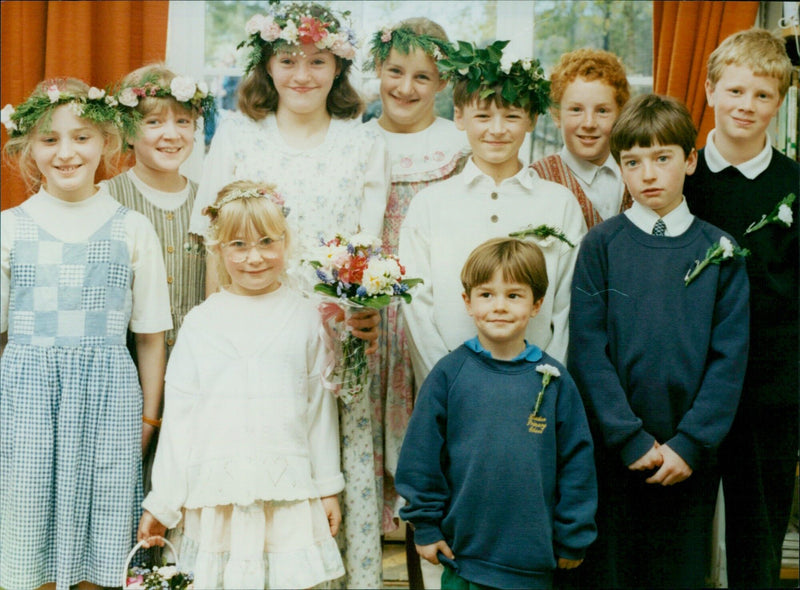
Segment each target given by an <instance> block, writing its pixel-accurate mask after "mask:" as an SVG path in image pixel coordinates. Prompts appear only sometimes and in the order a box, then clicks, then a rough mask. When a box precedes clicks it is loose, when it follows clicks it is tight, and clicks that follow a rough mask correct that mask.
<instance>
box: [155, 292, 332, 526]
mask: <svg viewBox="0 0 800 590" xmlns="http://www.w3.org/2000/svg"><path fill="white" fill-rule="evenodd" d="M327 362H328V358H327V355H326V348H325V346H324V344H323V339H322V328H321V322H320V316H319V312H318V311H317V309H316V307H315V305H314V303H313V302H311V301H310V300H308V299H306V298H304V297H303V296H302V295H301V294H299V293H297V292H295V291H292V290H290V289H289V288H288V287H285V286H284V287H280V288H279V289H278V290H277V291H274V292H272V293H269V294H266V295H259V296H254V297H247V296H239V295H234V294H232V293H230V292H227V291H222V292H220V293H215V294H213V295H211V296H210V297H209V298H208V299H207V300H206V301H205V302H203V303H202V304H200V305H199V306H197V307H195V308H194V309H193V310H192V311H190V312H189V314H188V315H187V316H186V319H185V320H184V323H183V326H182V328H181V331H180V334H179V336H178V341H177V343H176V344H175V348H174V350H173V352H172V355H171V357H170V360H169V365H168V367H167V374H166V393H165V400H166V401H165V408H164V421H163V427H162V431H161V437H160V440H159V444H158V451H157V452H156V458H155V463H154V465H153V478H152V480H153V489H152V491H151V492H150V493H149V494H148V496H147V498H146V499H145V501H144V503H143V506H144V508H145V509H147V510H149V511H150V512H151V513H152V514H153V515H154V516H155V517H156V518H157V519H158V520H159V521H160V522H161V523H162V524H164V525H166V526H167V527H169V528H171V527H173V526H175V525H176V524H177V523H178V522H179V521H180V518H181V512H180V510H181V508H183V507H185V508H200V507H204V506H218V505H225V504H239V505H248V504H251V503H252V502H254V501H256V500H301V499H306V498H319V497H323V496H329V495H333V494H336V493H338V492H340V491H341V490H342V489H343V488H344V478H343V476H342V473H341V470H340V467H339V431H338V416H337V409H336V400H335V398H334V397H333V395H332V394H331V393H330V392H329V391H328V390H326V389H324V388H323V386H322V381H321V378H320V377H321V373H322V371H323V370H324V367H325V365H326V363H327Z"/></svg>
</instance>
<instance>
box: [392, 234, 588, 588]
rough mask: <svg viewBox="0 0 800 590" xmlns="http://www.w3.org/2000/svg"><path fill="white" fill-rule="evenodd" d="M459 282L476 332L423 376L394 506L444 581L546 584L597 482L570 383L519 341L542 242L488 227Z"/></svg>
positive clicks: (576, 558) (565, 561)
mask: <svg viewBox="0 0 800 590" xmlns="http://www.w3.org/2000/svg"><path fill="white" fill-rule="evenodd" d="M461 282H462V285H463V287H464V293H463V298H464V303H465V305H466V308H467V312H468V313H469V315H470V316H471V317H472V319H473V321H474V322H475V326H476V328H477V330H478V336H477V337H476V338H472V339H471V340H468V341H466V342H465V343H464V344H463V345H461V346H460V347H458V348H457V349H456V350H454V351H453V352H451V353H450V354H448V355H447V356H445V357H444V358H442V359H441V360H440V361H439V362H438V363H437V364H436V365H435V366H434V368H433V370H432V371H431V373H430V375H429V376H428V377H427V379H426V380H425V382H424V383H423V385H422V388H421V390H420V394H419V397H418V398H417V402H416V405H415V406H414V412H413V414H412V416H411V421H410V423H409V426H408V431H407V433H406V437H405V440H404V443H403V447H402V450H401V452H400V460H399V463H398V466H397V478H396V484H397V490H398V492H399V493H400V495H401V496H403V497H404V498H405V499H406V500H407V501H408V505H407V506H405V507H404V508H402V509H401V510H400V515H401V516H402V517H403V518H404V519H405V520H408V521H409V522H410V523H411V525H412V526H413V527H414V541H415V543H416V546H417V552H418V553H419V554H420V555H421V556H422V557H423V558H424V559H426V560H428V561H429V562H431V563H439V562H440V561H441V562H442V563H444V565H445V568H444V573H443V574H442V588H460V587H467V585H477V586H478V587H481V586H488V587H492V588H550V587H552V581H553V572H554V571H555V569H556V568H557V567H558V568H565V569H571V568H574V567H577V566H578V565H579V564H580V563H581V561H582V559H583V555H584V553H585V551H586V548H587V547H588V546H589V545H590V544H591V542H592V541H593V540H594V538H595V536H596V530H595V525H594V513H595V509H596V505H597V488H596V481H595V473H594V462H593V453H592V441H591V434H590V431H589V427H588V423H587V421H586V415H585V413H584V409H583V404H582V403H581V399H580V394H579V393H578V390H577V388H576V387H575V383H574V382H573V380H572V378H571V377H570V376H569V374H568V373H567V371H566V369H565V368H564V367H563V365H561V364H560V363H559V362H558V361H556V360H555V359H554V358H553V357H551V356H549V355H548V354H546V353H544V352H542V351H541V350H540V349H539V348H538V347H536V346H534V345H532V344H529V343H527V342H526V341H525V329H526V327H527V325H528V321H529V320H530V319H531V318H532V317H534V316H535V315H536V313H537V312H538V311H539V308H540V307H541V305H542V300H543V298H544V295H545V293H546V291H547V284H548V279H547V270H546V266H545V260H544V255H543V254H542V252H541V250H540V249H539V247H538V246H537V245H535V244H533V243H531V242H524V241H520V240H516V239H511V238H495V239H493V240H489V241H487V242H484V243H483V244H481V245H480V246H478V247H477V248H476V249H475V250H473V252H472V253H471V254H470V255H469V258H468V259H467V262H466V264H465V265H464V268H463V270H462V272H461ZM473 587H474V586H473Z"/></svg>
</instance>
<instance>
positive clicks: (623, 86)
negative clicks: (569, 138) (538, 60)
mask: <svg viewBox="0 0 800 590" xmlns="http://www.w3.org/2000/svg"><path fill="white" fill-rule="evenodd" d="M576 78H585V79H586V80H588V81H590V82H592V81H594V80H600V81H601V82H603V83H605V84H608V85H609V86H611V88H612V89H613V90H614V100H615V101H616V103H617V106H618V107H619V108H620V109H621V108H622V107H624V106H625V103H626V102H628V99H629V98H630V97H631V88H630V85H629V84H628V78H627V76H626V75H625V68H624V66H623V65H622V61H620V59H619V57H617V56H616V55H614V54H613V53H611V52H610V51H604V50H602V49H588V48H585V49H576V50H575V51H570V52H568V53H565V54H563V55H562V56H561V58H560V59H559V60H558V63H557V64H556V66H555V67H554V68H553V71H552V73H551V74H550V99H551V100H552V101H553V109H556V110H557V109H558V108H559V104H560V103H561V99H562V98H563V97H564V91H565V90H566V89H567V86H569V85H570V84H571V83H572V82H574V81H575V79H576Z"/></svg>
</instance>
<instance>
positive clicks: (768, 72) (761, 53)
mask: <svg viewBox="0 0 800 590" xmlns="http://www.w3.org/2000/svg"><path fill="white" fill-rule="evenodd" d="M729 65H736V66H742V67H746V68H749V69H751V70H752V71H753V73H754V74H755V75H756V76H768V77H770V78H775V79H777V80H778V92H779V93H780V96H781V98H783V97H784V96H786V92H787V91H788V90H789V85H790V84H791V81H792V62H791V60H790V59H789V56H788V55H787V53H786V44H785V43H784V41H783V39H781V38H780V37H778V36H777V35H775V34H773V33H771V32H770V31H767V30H766V29H759V28H752V29H748V30H746V31H739V32H738V33H734V34H733V35H731V36H730V37H727V38H726V39H725V40H724V41H723V42H722V43H720V44H719V47H717V48H716V49H715V50H714V51H712V52H711V55H709V56H708V75H707V77H708V81H709V82H711V84H712V85H713V86H716V84H717V82H719V80H720V78H721V77H722V73H723V71H724V70H725V68H726V67H727V66H729Z"/></svg>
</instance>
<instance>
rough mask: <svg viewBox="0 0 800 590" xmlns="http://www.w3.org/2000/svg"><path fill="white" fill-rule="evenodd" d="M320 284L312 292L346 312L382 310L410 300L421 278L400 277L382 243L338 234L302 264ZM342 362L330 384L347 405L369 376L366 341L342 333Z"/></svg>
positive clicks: (396, 264) (401, 270)
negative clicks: (326, 297) (398, 302)
mask: <svg viewBox="0 0 800 590" xmlns="http://www.w3.org/2000/svg"><path fill="white" fill-rule="evenodd" d="M306 263H307V264H309V265H310V266H311V267H312V268H313V269H314V270H315V273H316V277H317V279H319V281H320V282H319V283H317V284H316V285H314V291H316V292H318V293H322V294H323V295H326V296H328V297H331V298H333V299H335V300H336V301H337V302H338V303H340V304H341V305H343V306H344V307H345V309H364V308H369V309H376V310H380V309H383V308H384V307H386V306H387V305H389V304H390V303H391V302H392V301H393V300H396V299H397V298H400V299H401V300H403V301H405V302H406V303H410V302H411V294H410V293H409V289H411V287H413V286H414V285H417V284H419V283H422V279H407V278H404V276H405V273H406V270H405V268H404V267H403V265H402V264H400V261H399V260H398V259H397V257H396V256H391V255H388V254H384V253H383V252H381V248H380V242H379V241H378V240H377V239H376V238H374V237H372V236H369V235H366V234H356V235H353V236H345V235H342V234H336V236H335V237H334V238H333V239H331V240H328V241H324V240H323V241H322V244H321V245H320V247H319V248H317V250H316V252H315V253H314V258H313V259H310V260H306ZM339 341H340V353H341V354H340V359H339V361H338V362H337V366H336V368H335V369H334V372H333V375H332V376H331V378H330V379H329V380H330V381H332V382H334V383H336V384H340V385H341V388H340V390H339V397H340V398H341V399H342V401H343V402H344V403H349V402H350V401H352V400H353V399H354V398H355V396H357V395H358V394H359V393H360V392H361V391H362V389H363V387H364V384H365V383H366V379H367V376H368V374H369V370H368V366H367V357H366V342H365V341H364V340H362V339H360V338H357V337H355V336H353V334H351V333H350V332H349V331H347V330H345V331H343V332H342V333H341V336H340V337H339Z"/></svg>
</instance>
